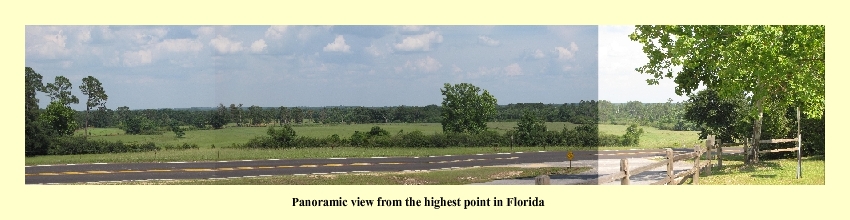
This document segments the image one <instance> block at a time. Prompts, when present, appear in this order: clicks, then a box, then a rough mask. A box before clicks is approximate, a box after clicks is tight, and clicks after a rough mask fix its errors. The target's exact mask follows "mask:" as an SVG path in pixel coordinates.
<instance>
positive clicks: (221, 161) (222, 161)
mask: <svg viewBox="0 0 850 220" xmlns="http://www.w3.org/2000/svg"><path fill="white" fill-rule="evenodd" d="M218 162H219V163H224V162H227V161H225V160H220V161H218Z"/></svg>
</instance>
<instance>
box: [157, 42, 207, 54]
mask: <svg viewBox="0 0 850 220" xmlns="http://www.w3.org/2000/svg"><path fill="white" fill-rule="evenodd" d="M155 48H156V49H157V50H163V51H168V52H198V51H200V50H201V49H203V48H204V44H202V43H201V42H198V41H197V40H194V39H166V40H163V41H162V42H159V43H157V44H156V46H155Z"/></svg>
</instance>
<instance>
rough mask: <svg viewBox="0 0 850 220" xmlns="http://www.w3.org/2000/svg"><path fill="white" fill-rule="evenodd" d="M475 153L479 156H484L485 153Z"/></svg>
mask: <svg viewBox="0 0 850 220" xmlns="http://www.w3.org/2000/svg"><path fill="white" fill-rule="evenodd" d="M475 155H478V156H483V155H484V154H475Z"/></svg>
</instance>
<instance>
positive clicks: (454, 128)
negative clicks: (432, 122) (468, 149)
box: [440, 83, 496, 133]
mask: <svg viewBox="0 0 850 220" xmlns="http://www.w3.org/2000/svg"><path fill="white" fill-rule="evenodd" d="M440 91H441V92H442V94H443V103H442V105H443V108H442V113H441V116H442V119H443V120H442V124H443V132H457V133H464V132H469V133H479V132H481V131H485V130H487V121H489V120H491V119H492V118H493V117H494V116H495V115H496V98H494V97H493V96H492V95H490V93H489V92H487V90H484V92H483V93H481V94H479V92H481V89H480V88H478V87H476V86H474V85H472V84H469V83H461V84H455V85H451V84H448V83H446V84H445V85H444V87H443V89H440Z"/></svg>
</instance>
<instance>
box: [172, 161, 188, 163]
mask: <svg viewBox="0 0 850 220" xmlns="http://www.w3.org/2000/svg"><path fill="white" fill-rule="evenodd" d="M168 163H186V162H182V161H176V162H168Z"/></svg>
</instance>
